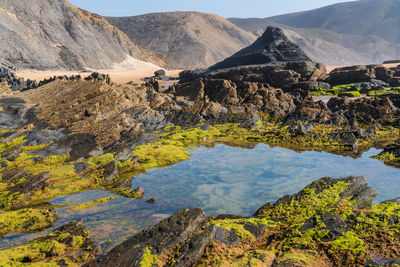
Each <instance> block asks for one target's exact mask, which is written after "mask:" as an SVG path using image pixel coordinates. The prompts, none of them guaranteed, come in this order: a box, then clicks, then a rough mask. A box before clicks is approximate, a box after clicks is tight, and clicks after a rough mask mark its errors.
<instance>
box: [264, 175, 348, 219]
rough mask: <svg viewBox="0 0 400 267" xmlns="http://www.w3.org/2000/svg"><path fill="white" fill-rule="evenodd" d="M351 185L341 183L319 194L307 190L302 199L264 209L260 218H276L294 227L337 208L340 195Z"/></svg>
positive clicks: (311, 189) (313, 189) (303, 192)
mask: <svg viewBox="0 0 400 267" xmlns="http://www.w3.org/2000/svg"><path fill="white" fill-rule="evenodd" d="M349 185H350V184H349V183H346V182H342V181H340V182H337V183H336V184H335V185H333V186H332V187H330V188H328V189H325V190H323V191H322V192H320V193H318V194H316V193H315V188H305V189H303V190H302V191H301V192H300V194H301V198H300V199H292V200H291V201H289V202H288V203H285V204H283V205H282V204H281V205H276V206H274V207H271V208H267V209H264V210H262V211H261V213H260V214H259V216H258V217H260V218H274V219H276V220H279V221H283V222H286V223H288V222H290V223H291V224H292V225H295V224H299V223H301V222H304V221H305V220H306V219H308V218H310V217H312V216H313V215H315V214H317V213H321V212H324V211H329V210H330V209H332V208H334V207H336V204H337V202H338V200H339V198H340V194H341V193H342V192H343V191H344V190H345V189H346V188H347V187H348V186H349Z"/></svg>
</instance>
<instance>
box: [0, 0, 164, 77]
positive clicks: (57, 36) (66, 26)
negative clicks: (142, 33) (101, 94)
mask: <svg viewBox="0 0 400 267" xmlns="http://www.w3.org/2000/svg"><path fill="white" fill-rule="evenodd" d="M0 29H1V30H0V40H1V42H0V58H2V60H3V61H4V62H3V63H6V64H8V65H12V66H14V67H16V68H39V69H84V68H93V69H106V68H111V67H112V65H113V64H114V63H120V62H123V61H124V60H125V59H126V58H127V57H128V56H132V57H134V58H137V59H140V60H144V61H152V62H153V63H156V64H162V61H161V60H160V59H159V58H157V57H155V56H153V55H152V54H151V53H150V52H147V51H145V50H144V49H141V48H140V47H139V46H137V45H136V44H134V43H133V42H132V41H131V40H129V38H128V37H127V36H126V35H125V34H124V33H122V32H121V31H120V30H118V29H117V28H115V27H114V26H112V25H110V24H109V23H108V22H107V21H106V20H105V19H104V18H102V17H101V16H98V15H95V14H92V13H89V12H86V11H83V10H81V9H79V8H77V7H75V6H73V5H71V4H69V3H68V2H66V1H64V0H18V1H13V0H0Z"/></svg>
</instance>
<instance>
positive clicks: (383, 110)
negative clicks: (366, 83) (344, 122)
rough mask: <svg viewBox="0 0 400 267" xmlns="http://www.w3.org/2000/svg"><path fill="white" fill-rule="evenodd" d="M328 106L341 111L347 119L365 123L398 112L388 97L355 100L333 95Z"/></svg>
mask: <svg viewBox="0 0 400 267" xmlns="http://www.w3.org/2000/svg"><path fill="white" fill-rule="evenodd" d="M328 107H329V109H330V110H331V111H332V112H340V113H342V114H343V115H344V116H345V117H346V118H347V119H348V120H355V121H358V122H366V123H371V121H378V120H385V119H389V118H393V117H394V116H396V114H397V112H398V109H397V108H396V107H395V106H394V105H393V103H392V101H390V99H389V98H388V97H379V98H359V99H355V100H349V99H346V98H337V97H333V98H331V99H330V100H329V102H328Z"/></svg>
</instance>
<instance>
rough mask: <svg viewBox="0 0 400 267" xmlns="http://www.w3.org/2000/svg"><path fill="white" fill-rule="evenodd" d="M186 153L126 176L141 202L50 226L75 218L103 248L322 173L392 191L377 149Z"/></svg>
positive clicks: (63, 212) (113, 204)
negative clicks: (351, 153)
mask: <svg viewBox="0 0 400 267" xmlns="http://www.w3.org/2000/svg"><path fill="white" fill-rule="evenodd" d="M190 152H191V155H192V156H191V158H190V159H188V160H186V161H184V162H180V163H178V164H175V165H173V166H170V167H166V168H160V169H152V170H149V171H148V172H147V173H146V174H142V175H138V176H136V177H134V179H133V181H132V184H133V188H136V187H138V186H142V187H143V188H144V191H145V196H144V198H143V200H134V199H127V198H123V197H118V198H116V199H114V200H112V201H109V202H107V203H105V204H101V205H98V206H96V207H93V208H89V209H85V210H81V211H70V210H68V209H67V207H64V208H58V209H57V212H58V214H59V217H60V218H59V220H58V222H57V223H56V224H55V225H54V226H53V228H52V229H54V228H56V227H58V226H61V225H63V224H66V223H68V222H70V221H72V220H76V219H80V218H83V220H84V223H85V225H86V226H87V228H88V229H89V230H90V231H91V233H92V235H93V236H94V238H95V240H96V241H98V242H99V243H101V244H102V247H103V249H104V251H107V250H108V249H110V248H111V247H112V246H115V245H116V244H118V243H120V242H121V241H123V240H125V239H127V238H128V237H130V236H132V235H133V234H135V233H136V232H137V231H140V230H141V229H143V228H146V227H149V226H151V225H154V224H155V223H157V222H158V221H159V220H160V219H162V218H165V217H167V216H169V215H171V214H172V213H174V212H176V211H178V210H180V209H183V208H193V207H198V206H201V207H203V209H204V210H205V212H206V213H207V215H209V216H213V215H218V214H235V215H242V216H251V215H252V214H253V213H254V212H255V211H256V210H257V209H258V208H259V207H261V206H262V205H264V204H265V203H266V202H271V203H273V202H274V201H276V200H277V199H279V198H280V197H282V196H283V195H285V194H293V193H296V192H298V191H299V190H301V189H302V188H303V187H305V186H306V185H308V184H309V183H311V182H312V181H313V180H315V179H318V178H320V177H324V176H330V177H346V176H350V175H357V176H365V177H366V178H367V179H368V181H369V184H370V186H372V187H374V188H376V189H378V191H379V195H378V197H377V198H376V200H375V203H378V202H380V201H383V200H387V199H392V198H395V197H399V196H400V169H397V168H393V167H389V166H386V165H385V164H383V163H382V162H380V161H378V160H375V159H372V158H371V156H373V155H376V154H378V153H379V152H380V150H378V149H374V148H373V149H371V150H370V151H368V152H366V153H364V154H363V155H362V156H361V157H360V158H357V159H353V158H350V157H345V156H339V155H334V154H329V153H325V152H315V151H307V152H302V153H298V152H294V151H292V150H287V149H283V148H279V147H270V146H268V145H265V144H259V145H257V146H256V147H255V148H253V149H245V148H235V147H229V146H226V145H222V144H221V145H217V146H216V147H215V148H206V147H199V148H197V149H193V150H191V151H190ZM112 195H113V194H111V193H109V192H104V191H87V192H83V193H79V194H75V195H70V196H64V197H59V198H56V199H53V200H52V201H51V203H52V204H54V205H59V204H64V203H71V204H72V205H75V204H79V203H84V202H88V201H92V200H95V199H98V198H103V197H107V196H112ZM150 198H154V199H155V201H156V202H155V204H149V203H146V200H148V199H150ZM49 231H51V229H48V230H46V231H44V232H42V233H39V234H19V235H10V236H8V237H6V238H3V239H2V240H0V249H6V248H9V247H12V246H16V245H20V244H21V243H22V242H24V241H27V240H29V239H32V238H35V237H37V236H38V235H42V234H45V233H47V232H49Z"/></svg>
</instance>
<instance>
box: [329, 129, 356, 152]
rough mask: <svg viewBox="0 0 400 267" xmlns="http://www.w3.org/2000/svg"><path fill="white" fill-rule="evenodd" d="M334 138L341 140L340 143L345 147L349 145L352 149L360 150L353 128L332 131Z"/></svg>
mask: <svg viewBox="0 0 400 267" xmlns="http://www.w3.org/2000/svg"><path fill="white" fill-rule="evenodd" d="M331 139H332V140H339V141H340V144H341V145H343V146H344V147H345V148H346V147H348V148H350V149H351V150H352V151H358V140H357V137H356V135H355V131H353V130H345V129H344V130H338V131H335V132H333V133H332V136H331Z"/></svg>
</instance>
